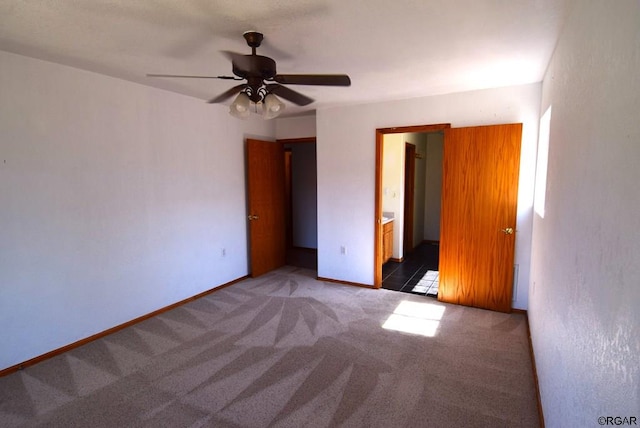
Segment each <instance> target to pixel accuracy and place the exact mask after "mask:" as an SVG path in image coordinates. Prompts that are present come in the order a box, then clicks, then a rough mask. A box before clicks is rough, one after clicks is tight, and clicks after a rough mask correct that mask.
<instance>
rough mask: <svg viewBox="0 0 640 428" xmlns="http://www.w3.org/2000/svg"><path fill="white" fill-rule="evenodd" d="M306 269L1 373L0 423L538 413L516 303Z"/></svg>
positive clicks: (459, 418)
mask: <svg viewBox="0 0 640 428" xmlns="http://www.w3.org/2000/svg"><path fill="white" fill-rule="evenodd" d="M314 275H315V272H314V271H311V270H305V269H298V268H292V267H285V268H282V269H279V270H277V271H275V272H272V273H270V274H267V275H264V276H263V277H260V278H256V279H249V280H246V281H242V282H240V283H238V284H234V285H232V286H230V287H227V288H225V289H223V290H220V291H217V292H215V293H212V294H210V295H208V296H206V297H203V298H201V299H198V300H195V301H193V302H191V303H188V304H186V305H184V306H181V307H179V308H176V309H174V310H172V311H168V312H165V313H163V314H161V315H159V316H156V317H154V318H150V319H148V320H146V321H143V322H141V323H139V324H136V325H134V326H132V327H129V328H127V329H124V330H121V331H119V332H117V333H114V334H112V335H110V336H107V337H105V338H103V339H100V340H97V341H94V342H92V343H89V344H87V345H85V346H82V347H80V348H77V349H74V350H72V351H70V352H67V353H65V354H62V355H59V356H57V357H55V358H52V359H49V360H47V361H44V362H42V363H40V364H37V365H35V366H31V367H28V368H26V369H24V370H22V371H20V372H16V373H13V374H11V375H8V376H5V377H3V378H0V426H2V427H14V426H29V427H31V426H48V427H49V426H55V427H123V426H126V427H138V426H142V427H201V426H207V427H208V426H211V427H267V426H274V427H327V426H348V427H362V426H366V427H402V426H407V427H497V426H513V427H537V426H539V421H538V414H537V408H536V395H535V389H534V383H533V375H532V368H531V361H530V356H529V348H528V339H527V332H526V321H525V317H524V315H522V314H503V313H497V312H490V311H485V310H481V309H474V308H467V307H462V306H454V305H446V304H442V303H439V302H437V301H436V300H434V299H432V298H427V297H421V296H415V295H411V294H406V293H397V292H393V291H388V290H370V289H366V288H358V287H352V286H345V285H339V284H331V283H324V282H319V281H317V280H315V279H314ZM383 326H384V328H383ZM398 329H409V330H412V331H413V333H406V332H402V331H399V330H398Z"/></svg>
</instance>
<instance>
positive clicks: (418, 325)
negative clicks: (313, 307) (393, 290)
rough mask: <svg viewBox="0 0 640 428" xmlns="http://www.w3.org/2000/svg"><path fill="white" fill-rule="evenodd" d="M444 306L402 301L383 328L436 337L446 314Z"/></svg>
mask: <svg viewBox="0 0 640 428" xmlns="http://www.w3.org/2000/svg"><path fill="white" fill-rule="evenodd" d="M444 309H445V308H444V306H438V305H434V304H432V303H419V302H410V301H407V300H405V301H402V302H400V304H399V305H398V306H397V307H396V309H395V310H394V311H393V314H391V315H390V316H389V318H387V320H386V321H385V323H384V324H383V325H382V328H384V329H386V330H394V331H401V332H404V333H409V334H418V335H421V336H427V337H434V336H435V335H436V333H437V331H438V326H439V325H440V320H441V319H442V315H443V314H444Z"/></svg>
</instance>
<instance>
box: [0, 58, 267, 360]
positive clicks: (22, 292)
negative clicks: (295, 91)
mask: <svg viewBox="0 0 640 428" xmlns="http://www.w3.org/2000/svg"><path fill="white" fill-rule="evenodd" d="M0 69H1V70H2V72H1V73H0V94H2V96H1V97H0V225H1V227H0V326H2V328H0V343H2V344H3V345H2V347H0V369H2V368H5V367H8V366H11V365H14V364H17V363H20V362H22V361H25V360H28V359H30V358H32V357H35V356H38V355H41V354H43V353H46V352H48V351H51V350H53V349H56V348H58V347H61V346H64V345H67V344H69V343H71V342H74V341H77V340H79V339H82V338H84V337H87V336H90V335H92V334H94V333H98V332H100V331H103V330H105V329H108V328H110V327H113V326H115V325H118V324H121V323H123V322H126V321H129V320H131V319H133V318H136V317H138V316H141V315H144V314H147V313H149V312H151V311H153V310H156V309H158V308H162V307H164V306H167V305H170V304H172V303H175V302H176V301H179V300H182V299H185V298H187V297H190V296H193V295H195V294H197V293H199V292H202V291H205V290H208V289H211V288H214V287H216V286H218V285H220V284H223V283H226V282H228V281H231V280H233V279H236V278H238V277H242V276H244V275H246V274H247V272H248V266H247V236H246V220H245V218H246V209H245V206H246V201H245V172H244V144H243V138H244V136H245V135H249V134H250V135H253V136H263V137H265V138H273V137H274V136H275V125H274V123H273V122H265V121H262V120H261V119H257V120H251V121H249V122H242V121H238V120H236V119H233V118H231V117H230V116H229V115H228V114H227V112H226V109H225V108H224V107H222V106H212V105H208V104H206V103H204V102H202V101H201V100H197V99H193V98H189V97H185V96H180V95H177V94H174V93H170V92H165V91H161V90H157V89H152V88H148V87H145V86H141V85H137V84H133V83H129V82H125V81H121V80H117V79H113V78H109V77H105V76H101V75H98V74H94V73H89V72H85V71H81V70H77V69H73V68H69V67H64V66H60V65H56V64H53V63H48V62H44V61H39V60H34V59H30V58H26V57H22V56H18V55H14V54H9V53H4V52H0ZM222 248H225V249H226V256H225V257H222V254H221V253H222V251H221V250H222Z"/></svg>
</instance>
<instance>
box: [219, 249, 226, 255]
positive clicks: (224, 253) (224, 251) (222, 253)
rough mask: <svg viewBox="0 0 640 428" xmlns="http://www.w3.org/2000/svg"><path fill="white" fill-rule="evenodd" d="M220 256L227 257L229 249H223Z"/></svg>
mask: <svg viewBox="0 0 640 428" xmlns="http://www.w3.org/2000/svg"><path fill="white" fill-rule="evenodd" d="M220 255H221V256H222V257H225V256H226V255H227V249H226V248H223V249H222V251H220Z"/></svg>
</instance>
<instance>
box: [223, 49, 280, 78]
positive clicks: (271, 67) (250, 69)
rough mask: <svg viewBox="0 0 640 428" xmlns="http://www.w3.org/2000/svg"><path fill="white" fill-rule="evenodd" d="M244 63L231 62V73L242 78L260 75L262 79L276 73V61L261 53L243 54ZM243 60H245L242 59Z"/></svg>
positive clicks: (271, 76)
mask: <svg viewBox="0 0 640 428" xmlns="http://www.w3.org/2000/svg"><path fill="white" fill-rule="evenodd" d="M244 58H245V59H246V64H237V63H236V61H233V62H232V66H233V74H235V75H236V76H238V77H242V78H243V79H248V78H250V77H260V78H262V79H263V80H271V79H273V77H274V76H275V75H276V62H275V61H274V60H273V59H271V58H269V57H266V56H262V55H245V56H244ZM243 62H245V61H243Z"/></svg>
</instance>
